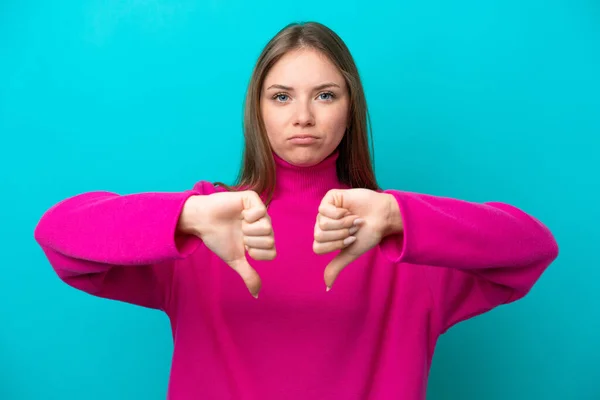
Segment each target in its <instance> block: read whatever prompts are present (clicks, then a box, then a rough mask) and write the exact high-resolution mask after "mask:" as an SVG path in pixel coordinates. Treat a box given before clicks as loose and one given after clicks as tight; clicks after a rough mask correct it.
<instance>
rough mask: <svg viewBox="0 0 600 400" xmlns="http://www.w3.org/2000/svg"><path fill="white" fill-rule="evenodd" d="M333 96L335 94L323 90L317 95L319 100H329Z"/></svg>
mask: <svg viewBox="0 0 600 400" xmlns="http://www.w3.org/2000/svg"><path fill="white" fill-rule="evenodd" d="M334 98H335V95H334V94H333V93H331V92H325V93H321V94H320V95H319V99H320V100H325V101H329V100H333V99H334Z"/></svg>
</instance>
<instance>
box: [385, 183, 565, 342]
mask: <svg viewBox="0 0 600 400" xmlns="http://www.w3.org/2000/svg"><path fill="white" fill-rule="evenodd" d="M385 192H386V193H389V194H392V195H393V196H394V197H395V198H396V200H397V202H398V205H399V208H400V212H401V215H402V219H403V223H404V232H403V233H402V234H401V235H393V236H387V237H385V238H384V239H383V240H382V242H381V243H380V248H381V250H382V253H383V254H384V255H385V256H386V257H387V258H388V259H389V260H391V261H393V262H398V263H399V262H404V263H409V264H413V265H417V266H420V267H422V271H423V273H424V276H425V280H426V281H427V283H428V285H429V287H430V289H431V293H432V297H433V303H434V307H435V311H434V319H435V323H436V325H437V329H438V332H439V333H444V332H445V331H447V330H448V329H449V328H450V327H452V326H453V325H455V324H456V323H458V322H460V321H463V320H466V319H468V318H471V317H474V316H476V315H479V314H482V313H484V312H487V311H489V310H491V309H493V308H494V307H497V306H499V305H501V304H506V303H510V302H513V301H516V300H518V299H520V298H522V297H524V296H525V295H526V294H527V293H528V292H529V291H530V289H531V288H532V287H533V285H534V284H535V282H536V281H537V280H538V279H539V277H540V276H541V275H542V273H543V272H544V271H545V270H546V268H547V267H548V266H549V265H550V264H551V263H552V262H553V261H554V260H555V259H556V258H557V257H558V245H557V243H556V241H555V239H554V237H553V235H552V233H551V232H550V231H549V229H548V228H547V227H546V226H545V225H543V224H542V223H541V222H540V221H538V220H537V219H535V218H534V217H532V216H531V215H528V214H526V213H525V212H524V211H522V210H520V209H518V208H516V207H514V206H511V205H508V204H504V203H499V202H487V203H473V202H468V201H463V200H457V199H451V198H445V197H435V196H431V195H423V194H415V193H408V192H401V191H394V190H387V191H385Z"/></svg>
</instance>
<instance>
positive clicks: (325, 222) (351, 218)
mask: <svg viewBox="0 0 600 400" xmlns="http://www.w3.org/2000/svg"><path fill="white" fill-rule="evenodd" d="M362 222H363V220H362V219H361V218H359V217H358V216H356V215H348V216H346V217H344V218H341V219H332V218H329V217H326V216H324V215H323V214H319V215H318V216H317V223H318V225H319V228H321V230H324V231H333V230H338V229H349V228H351V227H352V226H355V225H360V224H361V223H362Z"/></svg>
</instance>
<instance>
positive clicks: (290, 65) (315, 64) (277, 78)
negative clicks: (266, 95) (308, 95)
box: [265, 48, 345, 88]
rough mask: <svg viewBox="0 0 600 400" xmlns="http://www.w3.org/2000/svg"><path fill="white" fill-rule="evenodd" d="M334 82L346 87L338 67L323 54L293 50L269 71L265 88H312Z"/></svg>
mask: <svg viewBox="0 0 600 400" xmlns="http://www.w3.org/2000/svg"><path fill="white" fill-rule="evenodd" d="M324 82H334V83H337V84H338V85H340V86H341V87H344V85H345V81H344V77H343V76H342V74H341V73H340V71H339V70H338V69H337V67H336V66H335V65H334V64H333V63H332V62H331V61H330V60H329V58H327V56H325V55H324V54H322V53H321V52H319V51H317V50H314V49H310V48H303V49H298V50H292V51H290V52H288V53H286V54H285V55H284V56H283V57H281V58H280V59H279V60H278V61H277V63H275V65H273V67H272V68H271V69H270V70H269V72H268V73H267V76H266V78H265V86H266V87H268V85H272V84H281V85H285V86H292V87H298V88H300V87H312V86H317V85H320V84H322V83H324Z"/></svg>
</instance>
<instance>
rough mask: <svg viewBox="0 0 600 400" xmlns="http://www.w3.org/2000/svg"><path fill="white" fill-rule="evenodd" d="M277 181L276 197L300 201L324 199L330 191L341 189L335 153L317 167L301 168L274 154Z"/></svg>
mask: <svg viewBox="0 0 600 400" xmlns="http://www.w3.org/2000/svg"><path fill="white" fill-rule="evenodd" d="M273 157H274V159H275V169H276V181H275V193H274V197H279V198H281V197H288V196H291V197H294V198H298V199H300V200H302V199H308V198H319V199H320V198H322V197H323V196H325V194H326V193H327V191H328V190H330V189H334V188H338V187H340V183H339V181H338V178H337V170H336V161H337V157H338V154H337V152H336V153H333V154H332V155H330V156H329V157H327V158H326V159H324V160H323V161H321V162H320V163H319V164H317V165H313V166H309V167H299V166H296V165H293V164H290V163H289V162H287V161H285V160H284V159H282V158H281V157H279V156H277V155H276V154H275V153H273Z"/></svg>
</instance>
